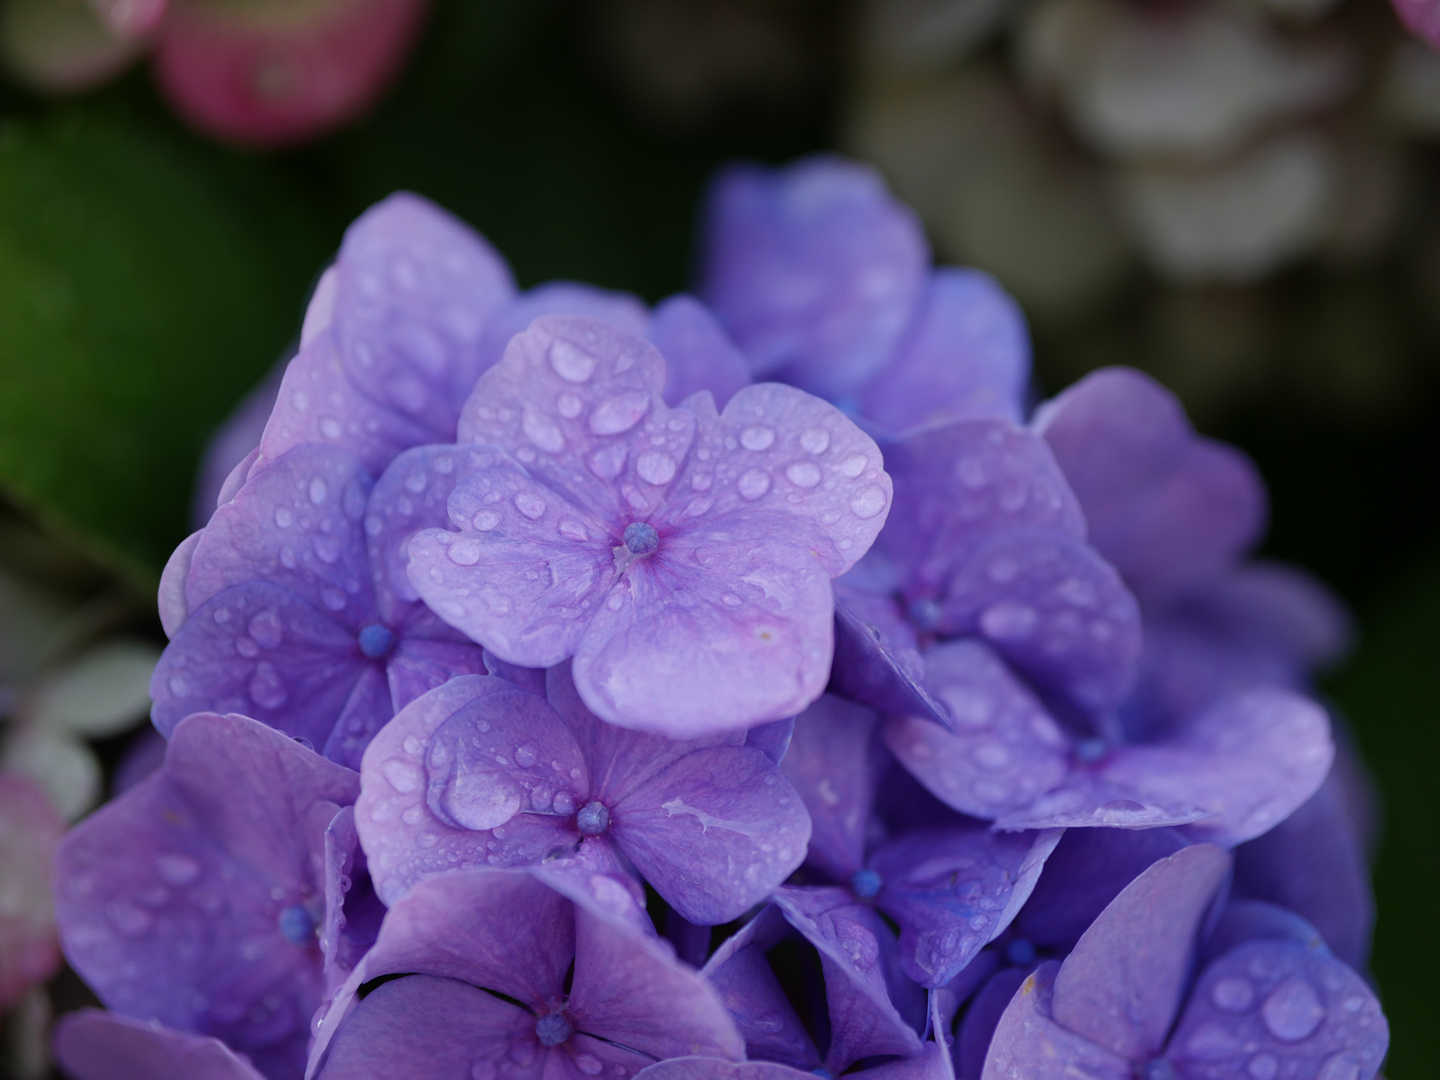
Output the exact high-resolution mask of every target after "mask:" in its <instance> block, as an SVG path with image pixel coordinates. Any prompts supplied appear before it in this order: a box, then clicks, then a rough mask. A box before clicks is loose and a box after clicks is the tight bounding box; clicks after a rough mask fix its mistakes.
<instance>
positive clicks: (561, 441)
mask: <svg viewBox="0 0 1440 1080" xmlns="http://www.w3.org/2000/svg"><path fill="white" fill-rule="evenodd" d="M520 430H521V431H523V432H525V437H526V438H527V439H529V440H530V441H531V442H532V443H534V444H535V445H536V446H538V447H539V448H540V449H541V450H544V451H545V452H546V453H547V454H558V453H559V452H560V451H561V450H563V449H565V436H564V435H562V434H561V433H560V425H559V424H557V423H555V421H554V420H551V419H550V417H548V416H546V415H545V414H544V413H542V412H537V411H536V410H534V409H532V408H530V406H528V405H527V406H525V412H524V414H523V415H522V417H521V419H520Z"/></svg>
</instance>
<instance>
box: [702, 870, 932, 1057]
mask: <svg viewBox="0 0 1440 1080" xmlns="http://www.w3.org/2000/svg"><path fill="white" fill-rule="evenodd" d="M792 931H794V932H798V933H799V935H800V936H801V938H803V940H804V941H805V942H806V943H807V944H808V947H811V948H813V949H814V950H815V952H816V954H817V955H818V959H819V961H820V968H821V971H822V972H823V974H824V1003H823V1009H824V1011H825V1013H826V1014H827V1015H828V1018H829V1023H828V1046H827V1045H825V1042H824V1041H823V1040H824V1027H825V1026H824V1024H823V1023H820V1024H815V1025H813V1026H812V1028H811V1029H809V1030H807V1026H806V1024H805V1023H803V1022H802V1020H801V1018H800V1017H799V1016H798V1015H797V1014H796V1012H795V1009H794V1008H793V1007H792V1005H791V1003H790V1002H789V1001H788V1000H787V999H786V996H785V992H784V990H783V988H782V986H781V983H780V981H779V979H778V978H777V977H776V974H775V972H774V971H773V970H772V968H771V967H770V962H769V960H768V959H767V957H766V954H767V953H768V952H769V951H770V950H772V949H774V948H775V947H776V946H777V945H780V944H781V943H782V942H784V941H785V940H786V939H787V938H789V937H791V934H792ZM701 974H702V976H703V977H704V978H705V979H706V980H707V981H708V982H710V983H711V984H712V985H713V986H714V987H715V989H716V991H717V992H718V994H719V995H720V998H721V1000H722V1001H724V1003H725V1007H726V1008H727V1009H729V1010H730V1013H731V1015H732V1016H733V1017H734V1018H735V1023H736V1025H737V1026H738V1027H739V1030H740V1033H741V1034H742V1035H743V1036H744V1037H745V1043H746V1054H747V1056H748V1057H751V1058H760V1059H766V1060H771V1061H778V1062H781V1063H784V1064H787V1065H793V1066H795V1067H796V1068H800V1069H807V1070H809V1069H815V1068H819V1067H821V1066H822V1064H823V1067H824V1068H825V1069H826V1070H827V1071H828V1072H830V1073H831V1074H833V1075H837V1076H838V1075H839V1074H840V1073H841V1072H843V1071H844V1070H845V1069H847V1068H849V1067H850V1066H851V1065H852V1064H854V1063H855V1062H856V1061H859V1060H861V1059H864V1058H869V1057H882V1056H892V1055H893V1056H900V1057H905V1058H913V1057H914V1056H916V1055H917V1054H920V1053H921V1052H922V1050H923V1049H924V1044H923V1043H922V1042H921V1039H920V1034H919V1032H920V1029H921V1028H922V1027H923V1026H924V1023H925V994H924V991H922V990H921V989H920V987H919V986H918V985H917V984H915V983H914V982H912V981H911V980H910V979H908V978H907V977H906V976H905V974H904V973H903V972H902V971H901V967H900V957H899V950H898V947H897V945H896V942H895V935H894V934H893V933H892V932H891V930H890V928H889V927H887V926H886V925H885V923H884V921H883V920H882V919H881V918H880V916H879V915H878V914H877V913H876V912H875V909H874V908H872V907H870V906H869V905H867V904H863V903H860V902H858V901H857V900H856V899H855V897H854V896H853V895H852V894H851V893H850V892H849V890H846V889H836V888H815V889H797V888H793V887H790V886H785V887H782V888H780V889H778V890H777V891H776V893H775V896H774V898H773V899H772V902H771V904H770V905H769V906H768V907H766V908H765V909H764V910H762V911H761V912H760V914H759V915H757V916H756V917H755V918H754V919H752V920H751V921H750V922H749V923H747V924H746V925H745V926H743V927H741V928H740V930H738V931H737V932H736V933H735V934H734V935H732V936H731V937H730V938H728V939H727V940H726V941H724V942H723V943H722V944H721V945H720V947H719V948H718V949H717V950H716V951H715V955H713V956H712V957H711V958H710V960H709V961H708V962H707V963H706V965H705V967H704V969H703V970H702V972H701ZM817 1004H818V1003H817Z"/></svg>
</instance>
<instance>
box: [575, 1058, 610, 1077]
mask: <svg viewBox="0 0 1440 1080" xmlns="http://www.w3.org/2000/svg"><path fill="white" fill-rule="evenodd" d="M575 1067H576V1068H577V1069H579V1070H580V1071H581V1072H582V1073H584V1074H585V1075H586V1076H599V1075H600V1070H601V1069H603V1068H604V1066H603V1065H601V1064H600V1059H599V1058H597V1057H596V1056H595V1055H593V1054H578V1055H576V1057H575Z"/></svg>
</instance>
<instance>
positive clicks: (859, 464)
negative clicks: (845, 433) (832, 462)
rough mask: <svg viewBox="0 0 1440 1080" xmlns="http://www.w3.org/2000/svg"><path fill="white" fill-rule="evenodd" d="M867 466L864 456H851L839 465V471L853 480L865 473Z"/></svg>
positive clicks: (867, 461)
mask: <svg viewBox="0 0 1440 1080" xmlns="http://www.w3.org/2000/svg"><path fill="white" fill-rule="evenodd" d="M868 464H870V462H869V460H868V459H867V458H866V457H865V455H864V454H851V455H850V456H849V457H848V458H846V459H845V460H844V461H842V462H841V463H840V471H841V472H842V473H844V474H845V475H846V476H848V477H849V478H850V479H852V480H853V479H855V477H857V476H859V475H860V474H861V473H862V472H864V471H865V466H866V465H868Z"/></svg>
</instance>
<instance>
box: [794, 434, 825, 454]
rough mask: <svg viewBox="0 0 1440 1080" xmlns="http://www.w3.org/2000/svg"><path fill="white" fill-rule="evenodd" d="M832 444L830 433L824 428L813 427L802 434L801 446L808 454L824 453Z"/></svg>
mask: <svg viewBox="0 0 1440 1080" xmlns="http://www.w3.org/2000/svg"><path fill="white" fill-rule="evenodd" d="M829 446H830V433H829V432H828V431H826V430H825V429H824V428H811V429H810V430H808V431H806V432H805V433H804V434H803V435H801V436H800V447H801V449H803V450H804V451H805V452H806V453H807V454H823V453H824V452H825V451H826V449H827V448H828V447H829Z"/></svg>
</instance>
